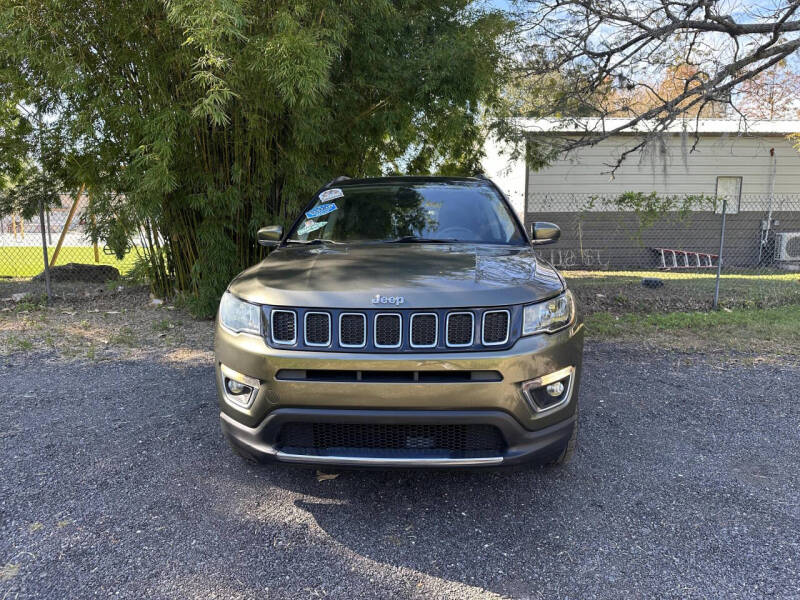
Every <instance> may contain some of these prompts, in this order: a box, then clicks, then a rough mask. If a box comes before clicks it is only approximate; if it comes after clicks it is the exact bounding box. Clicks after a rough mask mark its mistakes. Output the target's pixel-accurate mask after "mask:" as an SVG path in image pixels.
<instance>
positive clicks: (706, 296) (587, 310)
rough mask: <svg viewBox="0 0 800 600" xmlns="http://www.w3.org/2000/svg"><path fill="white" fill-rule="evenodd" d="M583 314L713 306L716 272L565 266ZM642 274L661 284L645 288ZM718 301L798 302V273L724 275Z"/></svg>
mask: <svg viewBox="0 0 800 600" xmlns="http://www.w3.org/2000/svg"><path fill="white" fill-rule="evenodd" d="M563 275H564V277H565V278H566V279H567V284H568V285H569V287H570V289H572V290H573V292H575V294H576V295H577V297H578V303H579V305H580V307H581V310H582V311H583V312H584V314H592V313H607V312H610V313H613V314H615V315H622V314H626V313H632V312H633V313H643V314H649V313H656V312H660V313H672V312H676V311H683V312H692V311H698V310H708V309H710V308H711V304H712V300H713V297H714V286H715V275H716V274H715V273H714V272H687V271H682V272H676V271H563ZM644 278H658V279H661V280H662V281H663V285H662V286H661V287H658V288H646V287H644V286H643V285H642V280H643V279H644ZM719 298H720V306H722V307H727V308H771V307H777V306H783V305H794V304H800V274H798V273H794V272H789V273H787V272H785V271H780V272H777V271H756V272H753V271H749V272H748V271H739V272H728V273H723V275H722V277H721V278H720V296H719Z"/></svg>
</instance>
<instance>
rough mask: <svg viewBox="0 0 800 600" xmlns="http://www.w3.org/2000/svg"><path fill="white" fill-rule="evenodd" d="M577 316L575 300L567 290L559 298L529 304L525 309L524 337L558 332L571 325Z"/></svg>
mask: <svg viewBox="0 0 800 600" xmlns="http://www.w3.org/2000/svg"><path fill="white" fill-rule="evenodd" d="M574 316H575V299H574V298H573V297H572V292H570V291H569V290H567V291H566V292H564V293H563V294H561V295H560V296H558V297H557V298H553V299H552V300H548V301H547V302H540V303H539V304H529V305H528V306H526V307H525V310H524V318H523V321H522V335H533V334H534V333H542V332H548V333H552V332H553V331H558V330H559V329H563V328H564V327H566V326H567V325H569V324H570V323H572V319H573V317H574Z"/></svg>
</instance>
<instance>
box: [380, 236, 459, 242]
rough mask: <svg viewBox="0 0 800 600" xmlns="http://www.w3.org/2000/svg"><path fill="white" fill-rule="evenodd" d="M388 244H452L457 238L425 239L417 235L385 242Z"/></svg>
mask: <svg viewBox="0 0 800 600" xmlns="http://www.w3.org/2000/svg"><path fill="white" fill-rule="evenodd" d="M383 241H384V242H386V243H387V244H452V243H453V242H457V241H458V240H457V239H455V238H424V237H419V236H417V235H404V236H403V237H399V238H395V239H393V240H383Z"/></svg>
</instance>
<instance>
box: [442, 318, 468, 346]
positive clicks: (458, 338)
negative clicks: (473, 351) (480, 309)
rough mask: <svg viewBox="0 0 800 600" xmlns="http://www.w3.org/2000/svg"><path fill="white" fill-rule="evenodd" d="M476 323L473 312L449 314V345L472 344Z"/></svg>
mask: <svg viewBox="0 0 800 600" xmlns="http://www.w3.org/2000/svg"><path fill="white" fill-rule="evenodd" d="M474 324H475V322H474V320H473V316H472V313H469V312H458V313H450V314H449V315H447V345H448V346H469V345H471V344H472V333H473V329H474Z"/></svg>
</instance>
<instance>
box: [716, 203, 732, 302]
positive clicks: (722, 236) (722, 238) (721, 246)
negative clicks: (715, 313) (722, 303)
mask: <svg viewBox="0 0 800 600" xmlns="http://www.w3.org/2000/svg"><path fill="white" fill-rule="evenodd" d="M727 209H728V196H727V195H725V196H723V197H722V231H720V234H719V257H718V258H717V281H716V284H715V285H714V305H713V306H714V308H715V309H716V308H717V307H718V306H719V276H720V274H722V253H723V249H724V248H725V215H726V213H727V212H728V210H727Z"/></svg>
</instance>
